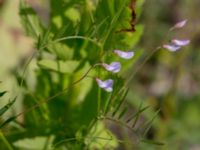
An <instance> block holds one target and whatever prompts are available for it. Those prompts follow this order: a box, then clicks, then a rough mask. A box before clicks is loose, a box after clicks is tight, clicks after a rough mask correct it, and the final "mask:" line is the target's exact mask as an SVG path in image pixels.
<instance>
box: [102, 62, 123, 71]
mask: <svg viewBox="0 0 200 150" xmlns="http://www.w3.org/2000/svg"><path fill="white" fill-rule="evenodd" d="M102 66H103V67H104V68H105V69H106V70H108V71H111V72H113V73H117V72H119V71H120V69H121V64H120V63H119V62H112V63H111V64H105V63H103V64H102Z"/></svg>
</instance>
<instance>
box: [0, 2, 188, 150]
mask: <svg viewBox="0 0 200 150" xmlns="http://www.w3.org/2000/svg"><path fill="white" fill-rule="evenodd" d="M91 1H92V0H91ZM50 3H51V14H50V18H49V22H50V24H49V25H48V27H46V26H43V24H42V23H41V21H40V19H39V17H38V16H37V15H36V13H35V12H34V11H33V10H32V9H31V8H30V7H27V5H25V4H24V3H23V1H21V4H20V7H21V8H20V15H21V19H22V22H23V25H24V29H25V30H26V33H27V34H28V35H29V36H31V37H32V38H33V39H34V41H35V45H36V46H35V49H37V50H36V51H35V54H37V55H34V56H33V57H31V59H34V61H35V62H36V63H37V65H38V67H37V69H35V68H34V69H35V70H36V71H35V70H34V69H33V68H31V66H30V69H33V70H34V71H35V72H36V73H34V74H32V76H33V77H34V79H35V80H36V81H37V82H36V83H35V87H29V83H32V82H30V81H29V79H28V78H27V79H26V78H25V77H24V74H23V75H22V77H21V78H22V81H23V80H24V85H23V84H21V86H23V88H24V89H26V90H27V91H25V90H23V92H22V93H23V97H24V99H23V100H24V104H23V107H24V108H25V109H24V111H22V112H20V113H18V114H16V115H14V117H11V118H8V120H6V121H5V122H4V123H3V124H2V125H3V126H4V125H7V124H8V123H9V122H11V121H13V120H15V119H16V118H17V117H19V116H22V115H23V118H24V120H23V122H20V123H21V124H22V128H23V127H24V126H25V127H26V131H27V132H26V133H25V134H23V133H22V135H21V136H20V137H19V138H16V141H19V143H20V140H21V139H23V138H26V136H27V135H28V134H30V135H32V131H33V132H34V135H35V134H36V135H35V136H43V135H46V138H47V139H46V140H44V141H47V142H45V145H47V144H48V142H49V139H48V138H49V137H50V136H52V135H53V136H54V140H52V142H51V143H50V142H49V143H50V144H54V143H56V142H58V143H61V144H58V145H59V146H60V147H59V149H78V150H79V149H80V150H82V149H89V150H93V149H99V150H101V149H115V148H117V144H116V143H117V142H118V143H122V142H123V141H121V140H118V139H117V138H111V139H109V138H105V137H104V136H105V135H106V136H107V137H110V135H112V133H111V132H110V131H109V130H108V129H107V128H106V127H105V126H104V121H105V120H106V119H107V120H109V121H113V122H115V123H118V124H120V125H122V126H125V127H127V128H128V129H129V130H130V131H131V132H133V133H135V134H137V130H140V129H136V128H135V125H136V123H137V121H138V118H139V117H140V115H141V113H142V112H143V111H145V110H146V109H147V108H148V107H147V106H145V107H143V106H142V105H141V106H139V109H138V111H137V112H136V114H134V115H132V116H131V117H129V118H128V120H127V121H126V122H123V120H121V119H122V118H123V117H124V116H125V115H126V112H127V110H128V107H124V105H123V104H124V101H125V100H126V96H127V93H128V89H127V85H128V84H125V82H128V83H129V81H130V80H131V79H132V77H133V76H134V75H135V73H137V72H138V69H137V68H135V69H134V72H131V75H130V76H128V78H127V79H126V80H124V79H123V78H122V77H121V76H120V75H119V74H117V73H119V72H120V70H121V68H122V67H124V68H125V65H124V66H123V65H122V64H121V62H119V61H113V62H109V63H108V62H106V61H105V60H107V59H104V58H102V54H107V52H108V53H109V52H112V54H115V55H111V57H116V56H118V57H120V58H122V59H126V60H127V61H123V63H124V64H125V63H127V64H128V62H130V64H131V63H132V62H133V61H132V60H133V59H132V58H133V57H134V54H135V52H133V51H123V50H120V49H132V48H133V47H134V46H135V43H134V42H133V41H132V40H131V39H132V38H133V37H134V36H135V35H136V38H138V39H139V37H140V36H141V34H142V30H143V28H142V27H141V26H139V28H138V27H136V30H133V29H134V26H135V16H134V14H135V8H134V7H132V3H134V1H130V0H115V1H109V0H101V1H98V2H96V3H93V1H92V2H91V3H89V2H88V3H82V1H80V3H79V2H78V1H70V2H68V1H62V2H61V1H54V0H50ZM130 5H131V6H130ZM60 6H62V7H60ZM74 6H75V7H74ZM105 6H106V7H105ZM107 6H108V7H107ZM77 8H78V9H77ZM86 8H87V9H86ZM110 8H113V9H112V10H110ZM114 8H115V9H114ZM68 9H69V10H68ZM105 9H106V10H105ZM27 10H28V11H27ZM58 10H60V11H59V13H58V12H57V11H58ZM62 12H64V14H60V13H62ZM110 12H112V13H110ZM71 13H72V14H73V15H74V16H73V17H72V16H71ZM108 16H109V17H108ZM57 18H59V19H57ZM66 22H67V23H68V25H66V26H64V25H62V23H66ZM186 22H187V20H184V21H181V22H179V23H177V24H176V25H175V26H174V27H173V29H178V28H182V27H183V26H184V25H185V24H186ZM130 27H131V28H132V30H130ZM119 31H120V32H119ZM118 40H120V42H118ZM126 40H127V41H128V42H127V41H126ZM131 41H132V42H131ZM189 43H190V41H189V40H178V39H173V40H171V42H170V43H169V44H161V46H159V48H156V49H155V51H157V50H158V49H160V48H165V49H167V50H169V51H177V50H178V49H180V48H182V47H183V46H186V45H188V44H189ZM115 48H119V49H115ZM114 49H115V50H114ZM155 51H153V53H154V52H155ZM153 53H152V54H153ZM151 56H152V55H151V54H148V57H147V59H145V60H144V61H143V62H141V63H140V65H138V66H137V67H138V68H139V69H140V68H141V67H142V65H143V64H144V63H145V62H146V61H147V60H148V59H149V58H150V57H151ZM108 57H110V55H109V56H108ZM109 59H110V58H109ZM109 59H108V60H109ZM131 59H132V60H131ZM111 60H112V58H111ZM30 62H31V60H30ZM27 66H28V65H27ZM97 66H100V68H98V69H96V67H97ZM25 68H26V67H25ZM103 69H104V70H106V71H103V72H101V71H102V70H103ZM125 69H127V68H125ZM89 73H91V76H92V79H91V78H86V77H87V76H89V75H88V74H89ZM122 73H123V72H122ZM32 76H31V77H32ZM93 81H95V84H93ZM21 83H23V82H21ZM94 86H96V87H97V86H98V87H99V88H96V87H95V88H94ZM101 89H102V90H104V91H106V92H108V93H106V92H102V90H101ZM24 91H25V92H24ZM50 101H51V103H50ZM13 103H14V102H13ZM10 105H12V103H9V106H10ZM6 108H7V106H5V107H3V109H1V110H5V109H6ZM36 108H40V109H36ZM31 111H33V113H31ZM2 112H4V111H2ZM157 114H158V112H156V115H157ZM151 122H152V121H151V120H150V123H147V124H145V125H144V127H145V133H146V132H147V131H148V129H149V126H150V125H151ZM20 123H19V126H20ZM102 124H103V125H102ZM129 124H131V125H129ZM99 126H100V127H99ZM41 127H43V128H45V130H43V129H42V130H41ZM98 128H100V129H99V130H98ZM92 129H93V130H94V131H93V130H92ZM35 131H36V132H35ZM97 131H98V132H97ZM99 131H100V132H99ZM40 132H41V133H40ZM102 132H103V133H102ZM101 133H102V134H101ZM112 136H113V135H112ZM87 137H90V139H91V140H88V139H87ZM137 137H138V139H139V141H142V140H141V136H137ZM94 139H98V141H96V142H94ZM105 139H106V140H105ZM107 139H108V140H107ZM63 141H64V142H63ZM88 141H90V142H91V143H90V142H88ZM102 141H104V142H102ZM113 141H114V142H115V143H114V146H113V145H112V144H113V143H112V142H113ZM46 143H47V144H46ZM98 143H100V144H99V145H98V146H96V145H95V144H98ZM102 143H103V144H102ZM50 144H49V145H50ZM55 145H56V144H55ZM102 145H103V146H102ZM44 147H45V146H44ZM44 147H42V149H45V148H44ZM24 149H26V148H24Z"/></svg>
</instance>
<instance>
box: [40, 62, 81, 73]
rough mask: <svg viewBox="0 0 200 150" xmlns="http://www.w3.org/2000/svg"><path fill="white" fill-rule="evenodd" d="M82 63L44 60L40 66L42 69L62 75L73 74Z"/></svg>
mask: <svg viewBox="0 0 200 150" xmlns="http://www.w3.org/2000/svg"><path fill="white" fill-rule="evenodd" d="M79 63H80V62H78V61H74V60H71V61H56V60H50V59H43V60H40V61H38V65H39V66H40V67H42V68H45V69H49V70H52V71H56V72H61V73H72V72H74V71H75V70H76V68H77V67H78V65H79Z"/></svg>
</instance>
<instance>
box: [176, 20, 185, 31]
mask: <svg viewBox="0 0 200 150" xmlns="http://www.w3.org/2000/svg"><path fill="white" fill-rule="evenodd" d="M186 23H187V19H185V20H182V21H180V22H177V23H176V24H175V25H174V27H173V28H177V29H178V28H182V27H184V26H185V24H186Z"/></svg>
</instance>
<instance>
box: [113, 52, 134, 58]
mask: <svg viewBox="0 0 200 150" xmlns="http://www.w3.org/2000/svg"><path fill="white" fill-rule="evenodd" d="M114 53H115V54H117V55H118V56H119V57H121V58H124V59H131V58H132V57H133V56H134V52H132V51H128V52H125V51H121V50H114Z"/></svg>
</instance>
